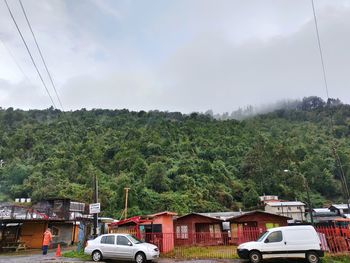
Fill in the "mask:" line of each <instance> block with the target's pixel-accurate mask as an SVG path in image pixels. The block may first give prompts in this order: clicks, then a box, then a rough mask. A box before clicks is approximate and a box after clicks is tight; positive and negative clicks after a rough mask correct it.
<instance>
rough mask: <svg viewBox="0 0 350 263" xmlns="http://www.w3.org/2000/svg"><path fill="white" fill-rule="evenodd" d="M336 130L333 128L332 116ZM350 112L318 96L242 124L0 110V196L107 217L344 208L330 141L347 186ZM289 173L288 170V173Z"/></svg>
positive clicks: (124, 113)
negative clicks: (91, 208) (78, 205)
mask: <svg viewBox="0 0 350 263" xmlns="http://www.w3.org/2000/svg"><path fill="white" fill-rule="evenodd" d="M331 111H332V112H333V116H334V133H332V132H331V129H330V118H329V115H330V112H331ZM349 117H350V106H349V105H343V104H341V103H339V101H336V100H332V101H330V103H328V104H327V103H325V102H323V101H322V100H321V99H319V98H317V97H311V98H305V99H304V100H303V101H301V102H300V103H299V104H298V105H297V107H296V108H295V109H281V110H277V111H274V112H272V113H269V114H264V115H257V116H255V117H253V118H249V119H245V120H242V121H237V120H225V121H224V120H216V119H214V118H212V117H211V116H209V115H202V114H197V113H193V114H191V115H183V114H181V113H176V112H175V113H169V112H158V111H151V112H144V111H140V112H130V111H128V110H100V109H96V110H91V111H88V110H84V109H82V110H79V111H73V112H66V113H64V114H63V113H62V112H60V111H58V110H54V109H52V108H51V109H47V110H30V111H22V110H14V109H12V108H8V109H1V110H0V159H2V160H4V164H3V167H2V168H0V181H1V182H0V183H1V184H0V187H1V188H0V199H1V200H2V201H5V200H13V199H14V198H17V197H31V198H32V199H33V200H39V199H42V198H51V197H66V198H72V199H76V200H79V201H85V202H91V200H92V181H93V175H94V174H96V175H97V176H98V180H99V191H100V194H99V196H100V201H101V203H102V208H103V214H104V215H106V216H116V217H118V215H119V214H120V211H121V210H122V208H123V203H124V197H123V189H124V187H130V188H131V189H130V192H129V207H130V209H129V214H139V213H142V214H145V213H152V212H157V211H161V210H171V211H176V212H178V213H186V212H190V211H196V212H204V211H224V210H237V209H239V208H243V209H248V208H251V207H254V206H255V205H256V203H257V197H258V195H260V194H263V193H265V194H276V195H279V196H280V197H281V198H285V199H291V200H294V199H298V200H305V196H306V194H305V191H304V187H303V178H302V175H304V176H305V177H306V178H307V180H308V182H309V185H310V188H311V191H312V201H313V203H314V205H318V206H322V205H323V204H327V203H329V202H331V201H343V199H342V198H343V194H342V187H341V181H340V178H339V169H338V167H337V165H336V162H335V158H334V156H333V153H332V147H331V146H332V141H333V140H335V141H336V146H337V151H338V154H339V156H340V158H341V160H342V164H343V165H344V171H345V173H346V175H347V178H348V181H350V167H349V165H350V141H349V139H348V138H349V134H350V119H349ZM284 170H289V172H284Z"/></svg>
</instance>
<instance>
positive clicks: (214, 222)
mask: <svg viewBox="0 0 350 263" xmlns="http://www.w3.org/2000/svg"><path fill="white" fill-rule="evenodd" d="M223 222H224V220H223V219H220V218H215V217H211V216H208V215H204V214H199V213H190V214H187V215H184V216H181V217H178V218H177V219H176V220H175V221H174V228H175V238H174V239H175V245H179V246H181V245H182V246H185V245H194V244H196V245H205V246H210V245H222V244H224V242H225V238H224V235H223V228H222V223H223Z"/></svg>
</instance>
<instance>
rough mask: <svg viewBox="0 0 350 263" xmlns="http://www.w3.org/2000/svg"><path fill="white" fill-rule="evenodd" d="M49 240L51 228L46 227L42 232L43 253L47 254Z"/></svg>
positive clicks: (50, 239)
mask: <svg viewBox="0 0 350 263" xmlns="http://www.w3.org/2000/svg"><path fill="white" fill-rule="evenodd" d="M51 241H52V234H51V229H50V228H47V229H46V231H45V233H44V239H43V247H42V250H43V255H46V254H47V250H48V248H49V245H50V243H51Z"/></svg>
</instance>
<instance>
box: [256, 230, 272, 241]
mask: <svg viewBox="0 0 350 263" xmlns="http://www.w3.org/2000/svg"><path fill="white" fill-rule="evenodd" d="M268 234H269V231H265V232H264V233H262V234H261V235H260V236H259V238H258V239H257V240H256V242H261V241H263V240H264V238H265V237H266V236H267V235H268Z"/></svg>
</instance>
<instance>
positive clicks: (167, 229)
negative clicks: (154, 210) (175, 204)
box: [153, 215, 174, 252]
mask: <svg viewBox="0 0 350 263" xmlns="http://www.w3.org/2000/svg"><path fill="white" fill-rule="evenodd" d="M153 224H161V225H162V241H161V243H162V244H161V251H162V252H169V251H172V250H173V249H174V237H173V233H174V224H173V216H171V215H160V216H156V217H155V218H154V219H153Z"/></svg>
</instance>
